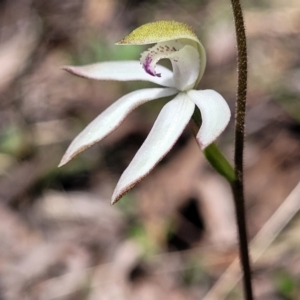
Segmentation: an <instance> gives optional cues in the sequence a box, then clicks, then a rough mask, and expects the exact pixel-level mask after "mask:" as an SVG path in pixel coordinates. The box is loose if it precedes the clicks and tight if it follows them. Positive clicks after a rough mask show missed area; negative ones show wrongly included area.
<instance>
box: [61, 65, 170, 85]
mask: <svg viewBox="0 0 300 300" xmlns="http://www.w3.org/2000/svg"><path fill="white" fill-rule="evenodd" d="M63 69H64V70H66V71H68V72H70V73H72V74H74V75H77V76H81V77H84V78H89V79H96V80H116V81H134V80H137V81H139V80H140V81H150V82H153V83H156V84H159V85H162V86H165V87H175V85H174V81H173V73H172V71H170V70H169V69H167V68H165V67H163V66H160V65H157V71H158V72H159V73H161V77H156V76H151V75H149V74H148V73H146V72H145V70H144V69H143V68H142V66H141V64H140V62H139V61H111V62H101V63H96V64H91V65H86V66H77V67H74V66H65V67H63Z"/></svg>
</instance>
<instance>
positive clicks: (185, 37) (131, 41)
mask: <svg viewBox="0 0 300 300" xmlns="http://www.w3.org/2000/svg"><path fill="white" fill-rule="evenodd" d="M175 40H179V41H180V42H184V44H185V45H190V46H193V47H194V48H196V49H197V51H198V53H199V57H200V62H201V65H200V71H199V74H198V78H197V82H196V84H198V82H199V81H200V79H201V78H202V75H203V73H204V70H205V66H206V53H205V49H204V47H203V45H202V43H201V42H200V41H199V39H198V37H197V35H196V33H195V32H194V30H193V29H192V28H191V27H190V26H188V25H186V24H184V23H180V22H176V21H157V22H152V23H148V24H144V25H142V26H140V27H138V28H137V29H135V30H134V31H132V32H131V33H130V34H128V35H127V36H126V37H125V38H123V39H122V40H121V41H119V42H118V43H117V45H148V44H155V43H161V42H167V41H175Z"/></svg>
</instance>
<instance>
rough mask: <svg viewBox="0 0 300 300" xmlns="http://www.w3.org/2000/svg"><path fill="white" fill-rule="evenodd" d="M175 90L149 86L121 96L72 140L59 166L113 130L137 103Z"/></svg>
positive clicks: (164, 95)
mask: <svg viewBox="0 0 300 300" xmlns="http://www.w3.org/2000/svg"><path fill="white" fill-rule="evenodd" d="M177 92H178V91H177V90H175V89H171V88H150V89H142V90H138V91H134V92H131V93H129V94H127V95H125V96H123V97H121V98H120V99H119V100H117V101H116V102H114V103H113V104H112V105H111V106H109V107H108V108H107V109H106V110H105V111H104V112H102V113H101V114H100V115H99V116H98V117H97V118H96V119H95V120H94V121H92V122H91V123H90V124H89V125H88V126H87V127H86V128H85V129H84V130H83V131H82V132H81V133H80V134H79V135H78V136H77V137H76V138H75V139H74V140H73V142H72V143H71V145H70V146H69V148H68V149H67V151H66V153H65V155H64V156H63V158H62V160H61V162H60V164H59V167H60V166H62V165H64V164H66V163H67V162H69V161H70V160H71V159H73V158H74V157H75V156H76V155H78V154H79V153H81V152H82V151H84V150H86V149H87V148H89V147H91V146H93V145H94V144H95V143H97V142H99V141H100V140H102V139H103V138H104V137H105V136H107V135H108V134H109V133H111V132H112V131H113V130H115V129H116V128H117V127H118V126H119V125H120V123H121V122H122V121H123V120H124V119H125V117H126V116H127V115H128V114H129V113H130V112H131V111H132V110H134V109H135V108H136V107H138V106H139V105H141V104H143V103H145V102H148V101H151V100H155V99H158V98H162V97H167V96H172V95H175V94H176V93H177Z"/></svg>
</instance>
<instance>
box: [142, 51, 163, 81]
mask: <svg viewBox="0 0 300 300" xmlns="http://www.w3.org/2000/svg"><path fill="white" fill-rule="evenodd" d="M151 62H152V58H151V57H150V56H147V57H146V60H145V63H144V64H143V68H144V70H145V71H146V72H147V73H148V74H149V75H151V76H157V77H161V74H160V73H159V74H157V73H155V71H154V72H152V70H151V68H150V64H151Z"/></svg>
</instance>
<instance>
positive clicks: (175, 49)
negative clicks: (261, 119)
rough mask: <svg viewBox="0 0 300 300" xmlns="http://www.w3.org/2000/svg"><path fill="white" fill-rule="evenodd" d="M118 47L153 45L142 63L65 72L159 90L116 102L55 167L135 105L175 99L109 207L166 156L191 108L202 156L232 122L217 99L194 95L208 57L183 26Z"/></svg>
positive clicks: (159, 27) (156, 26) (207, 93)
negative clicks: (137, 82)
mask: <svg viewBox="0 0 300 300" xmlns="http://www.w3.org/2000/svg"><path fill="white" fill-rule="evenodd" d="M117 44H118V45H145V44H155V45H154V46H153V47H151V48H150V49H149V50H147V51H145V52H144V53H142V55H141V59H140V62H139V61H120V62H102V63H96V64H92V65H87V66H80V67H73V66H68V67H65V68H64V69H65V70H67V71H69V72H70V73H72V74H75V75H78V76H82V77H85V78H90V79H97V80H117V81H132V80H142V81H149V82H154V83H156V84H158V85H160V86H162V87H157V88H148V89H141V90H138V91H134V92H131V93H129V94H126V95H124V96H123V97H121V98H120V99H118V100H117V101H116V102H114V103H113V104H112V105H111V106H110V107H108V108H107V109H106V110H105V111H104V112H102V113H101V114H100V115H99V116H98V117H97V118H96V119H95V120H94V121H93V122H91V123H90V124H89V125H88V126H87V127H86V128H85V129H84V130H83V131H82V132H81V133H80V134H79V135H78V136H77V137H76V138H75V139H74V140H73V142H72V143H71V145H70V146H69V148H68V149H67V151H66V153H65V155H64V156H63V158H62V160H61V162H60V165H59V166H62V165H64V164H66V163H67V162H69V161H70V160H71V159H73V158H74V157H75V156H76V155H78V154H79V153H81V152H82V151H84V150H85V149H87V148H89V147H91V146H93V145H94V144H95V143H97V142H99V141H100V140H102V139H103V138H104V137H106V136H107V135H108V134H109V133H111V132H112V131H113V130H115V129H116V128H117V127H118V126H119V125H120V123H121V122H122V121H123V120H124V119H125V117H126V116H127V115H128V114H129V113H130V112H131V111H132V110H134V109H135V108H136V107H138V106H139V105H141V104H143V103H145V102H148V101H152V100H156V99H158V98H162V97H167V96H172V95H174V99H173V100H171V101H169V102H168V103H167V104H166V105H165V106H164V107H163V109H162V110H161V112H160V114H159V115H158V117H157V119H156V121H155V123H154V125H153V127H152V129H151V131H150V133H149V135H148V137H147V138H146V140H145V141H144V143H143V145H142V146H141V148H140V149H139V150H138V152H137V153H136V155H135V156H134V158H133V160H132V161H131V163H130V164H129V166H128V167H127V169H126V170H125V171H124V173H123V174H122V176H121V178H120V180H119V182H118V184H117V186H116V188H115V191H114V193H113V196H112V203H115V202H117V201H118V200H119V199H120V198H121V197H122V196H123V195H124V194H125V193H126V192H127V191H129V190H130V189H131V188H132V187H133V186H134V185H135V184H136V183H138V182H139V181H140V180H141V179H142V178H144V177H145V176H146V175H147V174H148V173H149V172H150V171H151V170H152V169H153V168H154V167H155V165H156V164H157V163H158V162H159V161H160V160H161V159H162V158H163V157H164V156H165V155H166V154H167V153H168V152H169V150H170V149H171V148H172V146H173V145H174V144H175V142H176V141H177V139H178V138H179V136H180V135H181V133H182V132H183V130H184V128H185V127H186V125H187V123H188V122H189V121H190V119H191V117H192V115H193V113H194V110H195V105H196V106H197V107H198V108H199V110H200V112H201V118H202V125H201V128H200V130H199V132H198V134H197V136H196V139H197V141H198V143H199V145H200V147H201V149H202V150H204V149H205V148H206V147H207V146H208V145H210V144H211V143H212V142H213V141H214V140H215V139H216V138H217V137H218V136H219V135H220V133H221V132H222V131H223V130H224V129H225V127H226V126H227V124H228V122H229V119H230V109H229V107H228V105H227V103H226V101H225V100H224V98H223V97H222V96H221V95H220V94H218V93H217V92H215V91H213V90H196V89H195V88H196V86H197V84H198V82H199V81H200V79H201V77H202V75H203V72H204V69H205V65H206V55H205V50H204V48H203V46H202V44H201V42H200V41H199V40H198V38H197V36H196V34H195V33H194V31H193V30H192V29H191V28H190V27H189V26H187V25H186V24H183V23H179V22H175V21H158V22H154V23H149V24H145V25H143V26H141V27H139V28H137V29H136V30H134V31H133V32H132V33H130V34H129V35H128V36H126V37H125V38H124V39H122V40H121V41H120V42H118V43H117ZM161 59H169V60H170V61H171V64H172V68H173V71H170V70H169V69H167V68H165V67H163V66H161V65H158V64H157V63H158V62H159V60H161Z"/></svg>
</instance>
